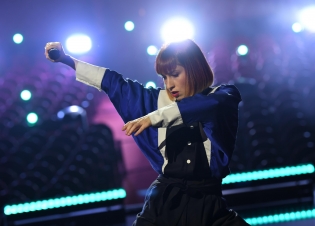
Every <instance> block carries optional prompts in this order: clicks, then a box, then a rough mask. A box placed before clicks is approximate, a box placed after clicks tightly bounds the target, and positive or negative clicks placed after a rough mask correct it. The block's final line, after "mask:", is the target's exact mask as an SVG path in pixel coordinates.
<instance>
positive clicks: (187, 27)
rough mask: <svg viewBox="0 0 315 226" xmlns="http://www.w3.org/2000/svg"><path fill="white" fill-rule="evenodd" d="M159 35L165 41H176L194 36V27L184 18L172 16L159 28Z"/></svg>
mask: <svg viewBox="0 0 315 226" xmlns="http://www.w3.org/2000/svg"><path fill="white" fill-rule="evenodd" d="M161 35H162V38H163V40H164V41H165V42H177V41H181V40H184V39H188V38H190V39H192V38H193V37H194V27H193V25H192V23H191V22H190V21H188V20H187V19H185V18H180V17H178V18H173V19H170V20H169V21H167V22H166V23H165V24H164V25H163V26H162V28H161Z"/></svg>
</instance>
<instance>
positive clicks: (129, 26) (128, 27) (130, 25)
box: [125, 21, 135, 31]
mask: <svg viewBox="0 0 315 226" xmlns="http://www.w3.org/2000/svg"><path fill="white" fill-rule="evenodd" d="M134 28H135V24H134V23H133V22H132V21H127V22H126V23H125V29H126V30H127V31H132V30H133V29H134Z"/></svg>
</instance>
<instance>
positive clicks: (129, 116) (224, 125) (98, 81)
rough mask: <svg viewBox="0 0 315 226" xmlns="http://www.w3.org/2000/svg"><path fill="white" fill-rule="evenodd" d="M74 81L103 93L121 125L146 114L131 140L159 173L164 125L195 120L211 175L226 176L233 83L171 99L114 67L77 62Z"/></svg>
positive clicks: (234, 114)
mask: <svg viewBox="0 0 315 226" xmlns="http://www.w3.org/2000/svg"><path fill="white" fill-rule="evenodd" d="M76 79H77V80H78V81H80V82H83V83H85V84H88V85H90V86H94V87H96V88H97V89H99V90H103V91H105V92H106V93H107V94H108V96H109V98H110V100H111V102H112V103H113V104H114V106H115V108H116V110H117V112H118V113H119V115H120V116H121V117H122V119H123V121H124V122H125V123H127V122H128V121H131V120H134V119H137V118H139V117H142V116H144V115H147V114H149V116H150V119H151V122H152V127H149V128H147V129H145V130H144V131H143V132H142V133H141V134H140V135H138V136H134V137H133V138H134V140H135V142H136V143H137V145H138V146H139V148H140V149H141V151H142V152H143V154H144V155H145V156H146V158H147V159H148V160H149V162H150V164H151V166H152V167H153V169H154V170H155V171H156V172H157V173H159V174H163V171H164V168H165V166H166V165H167V163H168V159H167V156H166V153H165V145H164V144H165V142H164V141H165V139H166V128H167V127H172V126H176V125H180V124H183V123H184V124H187V125H189V124H192V123H194V122H199V123H201V125H202V127H203V130H204V132H205V134H206V136H207V138H208V139H207V140H206V141H205V142H204V147H205V151H206V156H207V159H208V162H209V167H210V170H211V173H212V175H213V176H214V177H216V178H218V179H221V178H224V177H225V176H227V175H228V174H229V172H230V171H229V168H228V165H229V162H230V159H231V156H232V153H233V150H234V146H235V140H236V133H237V126H238V104H239V102H240V101H241V96H240V93H239V91H238V90H237V88H236V87H235V86H234V85H221V86H219V87H216V88H214V89H209V90H212V92H209V93H205V92H202V93H198V94H195V95H194V96H191V97H186V98H184V99H182V100H181V101H180V102H174V101H172V100H170V99H169V97H168V95H167V92H166V90H164V89H161V88H157V89H155V88H152V87H150V88H145V87H144V86H143V85H142V84H140V83H138V82H137V81H132V80H130V79H124V78H123V77H122V75H120V74H119V73H117V72H115V71H112V70H110V69H107V68H103V67H98V66H94V65H91V64H87V63H83V62H79V63H78V64H77V66H76Z"/></svg>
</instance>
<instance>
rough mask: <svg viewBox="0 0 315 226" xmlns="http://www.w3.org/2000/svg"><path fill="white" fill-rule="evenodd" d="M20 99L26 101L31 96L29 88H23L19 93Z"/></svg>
mask: <svg viewBox="0 0 315 226" xmlns="http://www.w3.org/2000/svg"><path fill="white" fill-rule="evenodd" d="M20 96H21V99H22V100H25V101H28V100H29V99H31V97H32V93H31V92H30V91H29V90H23V91H22V92H21V94H20Z"/></svg>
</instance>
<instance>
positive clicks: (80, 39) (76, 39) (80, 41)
mask: <svg viewBox="0 0 315 226" xmlns="http://www.w3.org/2000/svg"><path fill="white" fill-rule="evenodd" d="M66 48H67V50H68V51H69V52H71V53H77V54H83V53H86V52H88V51H89V50H90V49H91V48H92V41H91V39H90V38H89V37H88V36H86V35H82V34H77V35H73V36H71V37H69V38H68V39H67V41H66Z"/></svg>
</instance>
